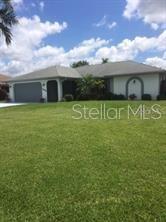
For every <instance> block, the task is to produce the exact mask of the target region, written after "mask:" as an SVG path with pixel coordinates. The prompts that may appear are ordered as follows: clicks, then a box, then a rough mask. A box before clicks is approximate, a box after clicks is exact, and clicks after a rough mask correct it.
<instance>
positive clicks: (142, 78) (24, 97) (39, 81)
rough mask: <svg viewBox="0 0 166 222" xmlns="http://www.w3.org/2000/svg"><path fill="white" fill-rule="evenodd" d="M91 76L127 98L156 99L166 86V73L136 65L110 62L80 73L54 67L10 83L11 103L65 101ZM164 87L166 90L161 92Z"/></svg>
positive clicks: (89, 67) (77, 69)
mask: <svg viewBox="0 0 166 222" xmlns="http://www.w3.org/2000/svg"><path fill="white" fill-rule="evenodd" d="M87 74H91V75H93V76H94V77H95V78H98V79H103V80H105V86H106V87H105V90H106V91H107V92H112V93H114V94H123V95H125V96H126V97H127V98H128V97H129V95H131V94H135V95H136V97H137V99H138V100H139V99H141V97H142V95H143V94H150V95H151V96H152V98H153V99H156V97H157V95H159V94H160V92H161V91H163V90H165V91H164V93H166V89H165V88H164V89H163V85H164V87H165V84H163V82H164V83H165V82H166V70H163V69H160V68H157V67H153V66H149V65H145V64H142V63H137V62H134V61H122V62H110V63H106V64H97V65H87V66H82V67H79V68H76V69H73V68H69V67H62V66H53V67H48V68H46V69H42V70H37V71H34V72H31V73H29V74H25V75H22V76H17V77H15V78H13V79H11V80H9V81H8V83H9V86H10V93H9V95H10V99H11V101H13V102H39V101H40V100H41V98H43V99H44V100H45V101H48V102H54V101H61V100H62V98H63V96H64V95H65V94H73V95H76V80H77V79H80V78H82V77H83V76H85V75H87ZM161 86H162V89H161Z"/></svg>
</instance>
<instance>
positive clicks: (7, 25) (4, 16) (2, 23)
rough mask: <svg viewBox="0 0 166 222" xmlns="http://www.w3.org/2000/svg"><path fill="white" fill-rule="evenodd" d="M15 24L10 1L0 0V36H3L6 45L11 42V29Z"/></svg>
mask: <svg viewBox="0 0 166 222" xmlns="http://www.w3.org/2000/svg"><path fill="white" fill-rule="evenodd" d="M17 23H18V20H17V18H16V15H15V11H14V8H13V6H12V3H11V0H0V34H1V35H4V37H5V41H6V44H7V45H10V44H11V41H12V32H11V28H12V26H13V25H15V24H17Z"/></svg>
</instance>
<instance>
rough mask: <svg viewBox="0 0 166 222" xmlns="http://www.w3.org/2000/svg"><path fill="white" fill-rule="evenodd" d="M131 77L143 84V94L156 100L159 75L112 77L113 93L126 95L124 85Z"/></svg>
mask: <svg viewBox="0 0 166 222" xmlns="http://www.w3.org/2000/svg"><path fill="white" fill-rule="evenodd" d="M131 77H138V78H140V79H142V81H143V83H144V92H143V93H147V94H150V95H151V96H152V98H153V99H156V96H157V95H158V94H159V88H160V84H159V74H158V73H156V74H141V75H133V76H131V75H130V76H117V77H114V80H113V83H114V86H113V93H115V94H123V95H126V85H127V81H128V80H129V79H130V78H131Z"/></svg>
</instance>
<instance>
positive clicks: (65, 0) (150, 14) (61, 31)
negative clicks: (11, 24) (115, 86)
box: [0, 0, 166, 75]
mask: <svg viewBox="0 0 166 222" xmlns="http://www.w3.org/2000/svg"><path fill="white" fill-rule="evenodd" d="M13 5H14V7H15V9H16V13H17V15H18V17H19V20H20V23H19V25H18V26H17V27H15V28H14V29H13V33H14V34H13V44H12V46H10V47H9V48H8V47H6V46H5V45H4V43H3V44H1V45H2V46H1V47H0V52H1V50H3V54H1V56H0V69H1V70H2V71H1V70H0V72H6V73H9V74H12V75H16V74H22V73H26V72H29V71H32V70H34V69H38V68H44V67H46V66H50V65H54V64H60V65H67V66H68V65H70V64H71V63H72V62H74V61H77V60H80V59H87V60H88V61H89V62H90V63H99V62H100V60H101V58H103V57H108V58H109V59H110V61H119V60H127V59H133V60H136V61H140V62H145V63H147V64H151V65H156V66H159V67H163V68H166V47H165V46H164V45H166V1H165V0H158V1H156V0H146V1H145V0H89V1H88V0H84V1H83V0H13ZM23 40H24V41H23ZM1 41H2V40H1ZM25 55H26V56H25ZM23 57H24V59H23ZM25 57H26V58H25ZM29 64H30V65H29ZM4 67H5V68H4Z"/></svg>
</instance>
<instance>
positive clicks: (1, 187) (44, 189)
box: [0, 101, 166, 222]
mask: <svg viewBox="0 0 166 222" xmlns="http://www.w3.org/2000/svg"><path fill="white" fill-rule="evenodd" d="M100 103H101V102H82V103H81V104H82V105H83V104H86V105H87V106H88V107H98V106H99V104H100ZM154 103H155V102H147V103H146V104H147V105H148V106H149V107H150V106H151V105H152V104H154ZM73 104H74V103H57V104H39V105H26V106H20V107H12V108H5V109H0V222H6V221H7V222H8V221H11V222H15V221H18V222H19V221H21V222H25V221H26V222H27V221H28V222H34V221H35V222H37V221H40V222H85V221H86V222H92V221H93V222H107V221H111V222H114V221H116V222H119V221H120V222H121V221H123V222H134V221H145V222H148V221H149V222H153V221H156V222H158V221H163V222H164V221H166V213H165V212H166V211H165V206H166V193H165V185H166V183H165V175H166V152H165V151H166V102H158V104H160V105H161V106H162V112H163V115H162V117H161V119H159V120H152V119H151V120H140V119H139V118H138V117H133V118H132V119H130V120H128V119H127V117H126V115H125V114H123V116H122V119H121V120H83V119H81V120H73V119H72V115H73V111H72V105H73ZM127 104H128V102H126V101H125V102H111V101H110V102H106V106H107V107H126V106H127ZM131 104H132V106H133V107H134V106H135V107H136V106H137V105H138V104H139V102H133V103H131Z"/></svg>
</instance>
